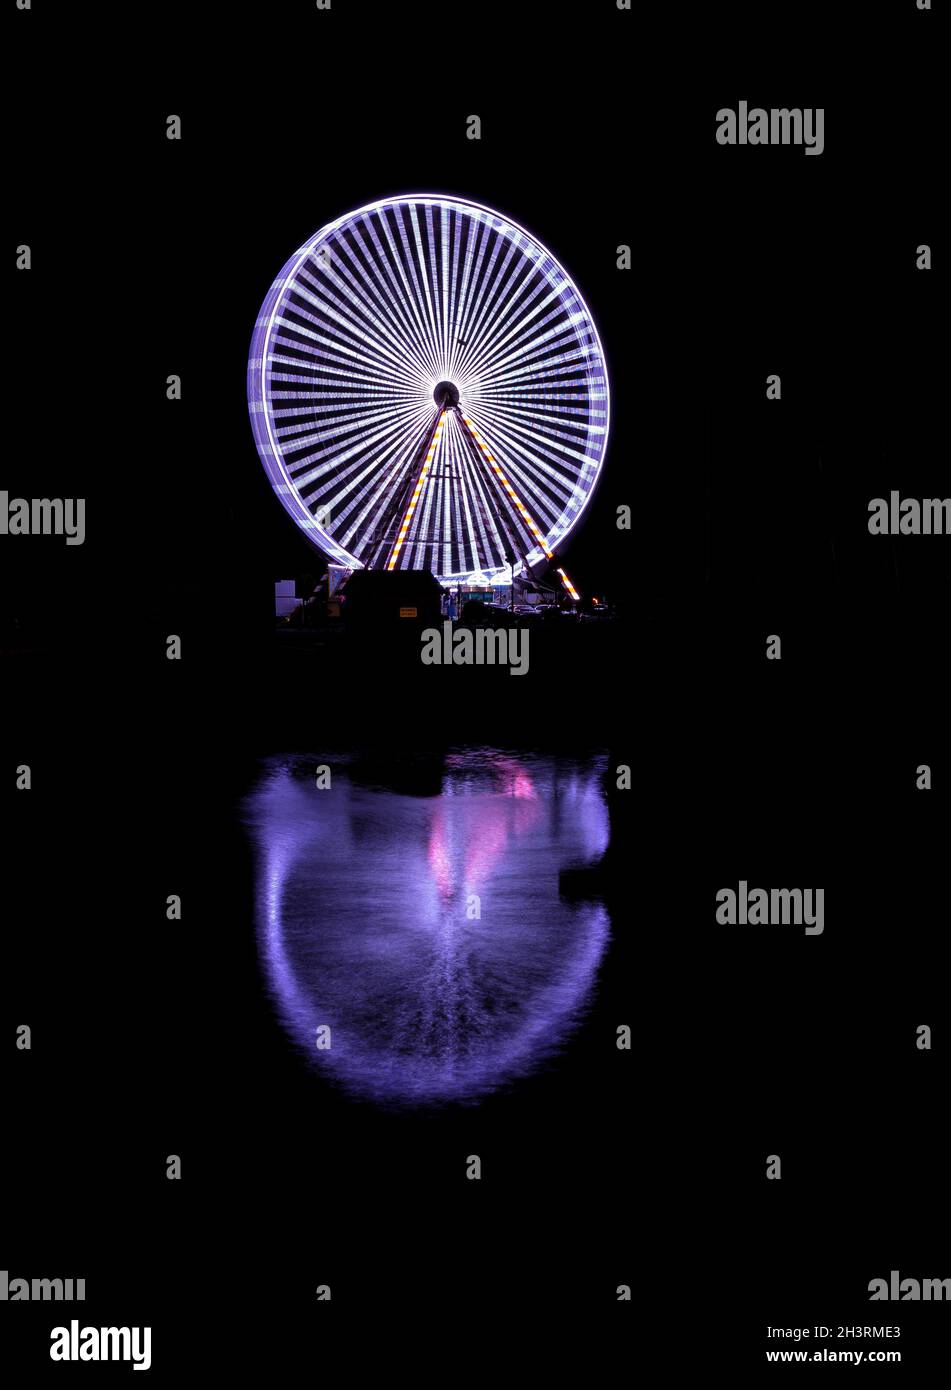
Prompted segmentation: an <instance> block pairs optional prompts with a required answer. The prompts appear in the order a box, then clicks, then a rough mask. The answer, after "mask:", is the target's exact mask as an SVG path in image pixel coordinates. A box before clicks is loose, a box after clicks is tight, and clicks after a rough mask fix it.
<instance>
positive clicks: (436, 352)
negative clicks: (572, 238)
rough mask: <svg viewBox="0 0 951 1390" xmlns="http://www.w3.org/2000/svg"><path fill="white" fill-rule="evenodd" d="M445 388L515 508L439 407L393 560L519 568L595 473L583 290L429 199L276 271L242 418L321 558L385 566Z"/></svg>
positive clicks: (456, 208) (604, 387)
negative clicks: (437, 431)
mask: <svg viewBox="0 0 951 1390" xmlns="http://www.w3.org/2000/svg"><path fill="white" fill-rule="evenodd" d="M447 383H448V385H449V386H450V387H451V388H452V390H453V391H454V392H455V393H456V394H457V397H458V400H459V403H460V406H461V407H462V408H464V411H465V414H466V415H467V416H468V417H469V418H470V419H471V420H472V421H473V422H474V424H475V426H476V427H477V429H478V431H479V434H480V436H481V437H482V439H483V440H484V441H485V442H486V445H487V448H488V450H489V452H490V453H491V455H492V457H493V459H495V460H497V463H498V465H499V468H500V470H501V473H502V474H504V476H505V477H506V478H508V479H510V480H511V484H512V486H513V488H514V490H515V492H516V493H517V495H518V497H519V499H520V500H521V502H522V504H523V508H519V507H517V506H514V505H513V502H512V498H511V495H510V494H509V493H508V491H507V490H506V489H505V488H504V487H503V486H502V485H501V483H500V481H499V476H498V473H497V472H495V471H493V470H492V469H491V468H490V467H488V466H486V465H485V463H484V462H483V461H482V460H480V458H479V457H478V456H475V457H474V456H473V453H472V450H471V448H470V445H469V442H468V440H467V437H466V436H467V431H466V428H465V426H464V425H462V424H461V423H460V421H459V420H458V419H457V418H456V416H455V415H454V414H452V413H449V414H447V416H446V428H445V430H444V431H443V432H442V435H441V438H440V440H439V444H438V449H437V451H436V453H435V457H434V459H433V466H432V468H431V470H429V472H428V473H427V476H426V479H425V485H424V487H423V489H421V492H420V495H419V498H418V505H417V506H416V507H415V508H414V512H413V514H412V524H411V527H410V528H409V530H408V533H407V535H406V538H405V542H404V543H403V544H402V545H401V548H400V554H399V567H400V568H408V569H428V570H431V571H432V572H433V573H434V574H436V575H438V576H440V577H442V578H444V579H469V578H472V577H473V576H475V575H481V576H483V577H484V578H486V579H489V580H491V579H493V578H498V577H501V576H504V575H505V574H507V572H508V568H509V556H510V552H511V549H512V545H511V538H514V539H515V542H516V549H518V550H519V553H520V554H522V555H525V556H527V559H528V563H529V565H530V566H531V565H534V564H536V563H537V562H539V561H541V560H542V559H543V558H544V556H545V555H546V554H547V553H550V552H551V551H553V550H554V549H555V548H556V547H557V546H558V545H559V544H560V543H561V542H563V541H564V539H565V537H566V536H567V535H568V533H569V532H570V531H571V529H572V528H573V527H574V525H575V524H576V523H577V521H578V519H579V517H580V516H581V513H582V511H583V510H584V507H585V506H586V505H587V502H588V500H589V498H590V496H591V493H592V491H593V489H594V487H595V484H596V482H597V479H598V475H599V473H600V469H601V465H602V461H603V458H604V452H605V448H606V445H607V437H608V428H609V420H610V399H609V389H608V379H607V371H606V368H605V364H604V354H603V350H602V347H601V341H600V339H599V337H598V333H597V329H596V327H595V324H594V321H593V320H592V318H591V315H590V312H589V310H588V308H587V305H586V304H585V302H584V300H583V299H582V297H581V295H580V293H579V292H578V290H577V288H576V287H575V285H574V284H573V283H572V281H571V279H570V278H569V276H568V275H567V273H566V272H565V270H564V269H563V268H562V266H561V265H559V263H558V261H557V260H556V259H555V258H554V256H552V254H551V253H550V252H549V251H548V250H547V249H546V248H545V247H544V246H543V245H542V244H541V243H540V242H539V241H538V240H537V239H536V238H534V237H533V236H531V235H530V234H529V233H528V232H527V231H526V230H525V228H524V227H521V226H519V224H518V223H516V222H513V221H512V220H511V219H510V218H505V217H502V216H501V215H500V214H499V213H497V212H494V211H493V210H492V209H491V208H487V207H484V206H483V205H482V204H479V203H473V202H469V201H464V200H462V199H459V198H448V197H442V196H440V195H436V194H429V193H422V194H405V195H402V196H400V197H396V198H386V199H383V200H381V201H380V202H376V203H371V204H369V205H367V206H366V207H362V208H358V209H357V210H356V211H354V212H352V213H348V214H347V215H346V216H345V217H341V218H338V219H337V220H336V221H335V222H331V223H329V224H328V225H327V226H325V227H322V228H321V229H320V231H319V232H317V233H316V235H315V236H314V237H312V238H311V239H310V240H309V241H308V242H307V243H305V245H303V246H302V247H300V248H299V249H298V250H297V251H296V252H295V253H294V255H293V256H292V257H291V258H290V260H288V261H287V263H286V264H285V265H284V267H283V268H282V270H281V272H280V274H279V275H278V277H277V279H276V280H275V281H274V283H273V285H272V286H271V289H270V290H269V292H268V295H267V297H266V298H265V301H264V304H263V306H262V308H261V312H260V314H259V316H258V319H257V322H256V325H255V331H254V336H253V339H252V344H251V353H250V359H249V362H248V405H249V409H250V412H251V424H252V428H253V431H254V437H255V442H256V444H257V448H258V452H259V454H260V456H261V461H262V463H263V464H264V467H265V469H266V470H267V473H268V477H269V478H270V480H271V484H272V486H273V487H274V490H275V492H276V493H277V495H278V497H279V498H280V501H281V503H282V504H283V506H284V507H285V508H286V510H287V511H288V512H289V514H290V515H291V516H292V517H293V518H294V520H295V522H296V523H297V524H298V526H300V527H301V529H302V530H303V531H304V533H305V534H306V535H307V537H308V539H309V540H311V541H312V542H313V543H314V544H315V545H317V546H318V547H319V548H320V549H321V550H322V551H323V552H324V553H325V554H326V555H327V556H328V557H329V558H330V559H331V560H334V561H335V562H336V563H338V564H342V565H346V566H348V567H352V568H360V567H362V566H367V565H369V566H375V567H377V568H382V566H383V564H384V563H385V562H386V558H387V556H388V555H389V554H390V553H391V551H392V547H393V544H394V539H395V537H396V534H397V531H396V527H397V526H398V524H399V516H400V509H399V503H400V499H401V498H405V495H406V491H407V487H408V486H411V485H412V481H413V478H414V476H415V475H416V473H417V471H418V460H419V456H420V448H421V446H422V447H425V441H426V439H427V437H428V436H429V435H430V433H431V430H432V423H433V419H434V410H435V402H434V393H436V392H438V391H439V390H440V388H444V387H445V386H446V384H447ZM523 509H524V511H525V512H526V513H527V516H528V518H530V519H529V520H527V519H526V515H523ZM536 525H537V530H535V529H533V528H534V527H536ZM522 568H523V564H522V562H521V560H519V561H518V562H517V563H516V565H515V571H516V573H517V572H518V571H519V570H521V569H522Z"/></svg>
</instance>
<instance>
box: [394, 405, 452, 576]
mask: <svg viewBox="0 0 951 1390" xmlns="http://www.w3.org/2000/svg"><path fill="white" fill-rule="evenodd" d="M445 414H446V410H445V407H444V406H441V407H440V409H439V412H438V414H437V416H436V420H435V423H434V425H433V430H432V434H431V436H430V437H429V447H428V448H427V449H426V452H425V454H424V455H423V461H422V463H421V464H420V466H419V468H418V469H417V470H416V473H415V485H414V483H413V479H412V478H411V479H410V484H409V486H410V487H412V489H413V490H412V492H411V493H410V494H409V504H408V505H407V506H406V509H405V511H404V512H403V524H402V525H401V526H400V529H399V533H398V535H397V537H396V544H395V545H394V546H393V549H392V551H391V553H390V559H389V563H388V564H387V566H386V568H387V569H388V570H393V569H396V561H397V559H398V558H399V553H400V551H401V550H402V548H403V542H404V540H405V539H406V535H407V533H408V531H409V528H410V525H411V523H412V520H413V513H414V512H415V511H416V504H417V502H418V501H419V498H420V494H421V493H422V491H423V488H424V487H425V486H426V476H427V474H428V473H429V470H430V468H431V467H432V462H433V458H434V456H435V453H436V446H437V444H438V443H439V436H440V434H442V428H443V425H444V423H445ZM407 491H408V489H407ZM403 497H404V502H405V498H406V493H404V494H403ZM400 511H403V503H401V504H400Z"/></svg>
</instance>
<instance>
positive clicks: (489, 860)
mask: <svg viewBox="0 0 951 1390" xmlns="http://www.w3.org/2000/svg"><path fill="white" fill-rule="evenodd" d="M316 765H317V763H316V762H315V760H314V759H313V758H307V759H305V758H297V759H295V758H292V759H283V760H280V761H275V762H273V763H271V764H269V765H268V766H267V768H266V770H265V771H264V774H263V776H262V778H261V781H260V783H259V785H258V786H257V788H256V789H255V790H254V792H253V793H252V794H251V796H250V797H249V798H248V800H247V802H246V805H245V818H246V822H247V824H248V827H249V830H250V832H251V835H252V838H253V840H254V842H255V845H256V848H257V851H258V893H257V897H258V940H259V950H260V957H261V962H262V967H263V972H264V976H265V980H266V984H267V988H268V992H269V994H270V996H271V998H272V1001H273V1003H274V1005H275V1008H276V1012H277V1015H278V1018H279V1019H280V1022H281V1024H282V1026H283V1028H284V1029H285V1031H286V1032H287V1034H288V1036H289V1037H290V1038H291V1039H292V1040H293V1042H294V1044H295V1045H296V1046H297V1047H298V1048H299V1049H301V1050H302V1051H303V1052H304V1053H305V1054H306V1055H307V1057H308V1058H309V1059H310V1061H311V1062H312V1064H313V1065H314V1066H315V1067H316V1068H317V1069H318V1070H319V1071H320V1072H321V1073H322V1074H323V1075H324V1076H325V1077H326V1079H328V1080H330V1081H332V1082H333V1083H334V1084H336V1085H337V1086H339V1087H340V1088H342V1089H343V1090H344V1091H345V1092H347V1093H348V1094H349V1095H350V1096H351V1097H354V1098H357V1099H362V1100H367V1101H371V1102H374V1103H376V1104H379V1105H383V1106H392V1107H407V1106H420V1105H434V1104H442V1103H452V1102H463V1103H466V1102H468V1103H474V1102H477V1101H478V1100H480V1099H482V1098H484V1097H486V1096H487V1095H489V1094H491V1093H492V1092H494V1091H496V1090H498V1089H500V1088H502V1087H505V1086H507V1085H509V1084H511V1083H513V1082H515V1081H516V1080H517V1079H518V1078H520V1077H524V1076H527V1075H528V1074H530V1073H531V1072H533V1071H536V1070H537V1069H539V1068H540V1067H542V1066H543V1065H544V1064H545V1063H546V1062H548V1061H550V1060H551V1059H552V1058H553V1057H554V1056H556V1055H557V1054H558V1053H559V1052H561V1051H562V1050H563V1049H564V1048H565V1046H566V1044H567V1042H568V1039H569V1036H570V1034H571V1033H572V1031H573V1030H574V1029H575V1028H576V1027H577V1025H578V1023H579V1022H580V1020H581V1019H582V1018H583V1016H584V1014H585V1011H586V1009H587V1007H588V1006H589V1005H590V1003H591V1001H592V998H593V993H594V989H595V983H596V977H597V972H598V967H599V964H600V962H601V959H602V957H603V954H604V951H605V948H606V945H607V942H608V936H609V928H608V917H607V913H606V911H605V909H604V907H603V906H602V905H601V904H600V903H598V902H596V901H584V902H568V901H566V900H565V899H564V898H562V896H561V895H560V892H559V874H560V871H561V870H562V869H564V868H567V867H569V866H570V867H577V866H578V865H579V864H587V863H591V862H593V861H595V860H597V859H598V858H599V857H600V855H601V854H602V853H603V852H604V849H605V848H606V846H607V841H608V817H607V809H606V806H605V802H604V798H603V794H602V790H601V775H602V772H603V759H600V758H598V759H595V760H593V761H592V760H589V761H587V762H584V763H580V762H573V761H569V760H565V759H555V758H547V757H525V756H522V755H519V756H518V757H515V756H511V755H505V754H501V753H495V752H491V751H487V750H479V752H478V753H458V754H453V755H450V756H449V757H448V758H447V759H446V761H445V765H444V773H443V779H442V788H441V791H440V793H439V795H436V796H425V797H423V796H412V795H403V794H399V793H397V792H395V791H392V790H389V789H387V788H385V787H382V786H372V785H366V784H365V783H363V782H360V783H358V782H357V781H356V780H354V779H353V778H352V777H351V776H350V774H349V771H348V767H347V764H346V762H344V763H343V764H342V765H341V764H340V763H339V762H335V764H334V768H333V774H332V776H333V788H332V790H327V791H320V790H317V789H316V787H315V780H314V776H313V770H314V767H315V766H316ZM318 1030H321V1031H320V1033H318ZM318 1036H319V1037H320V1038H321V1040H322V1041H323V1042H324V1043H326V1042H327V1041H328V1040H329V1043H330V1045H329V1046H323V1047H318V1043H317V1039H318Z"/></svg>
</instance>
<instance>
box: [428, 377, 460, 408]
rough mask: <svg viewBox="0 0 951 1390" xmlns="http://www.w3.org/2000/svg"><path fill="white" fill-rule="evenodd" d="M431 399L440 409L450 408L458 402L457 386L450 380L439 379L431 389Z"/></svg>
mask: <svg viewBox="0 0 951 1390" xmlns="http://www.w3.org/2000/svg"><path fill="white" fill-rule="evenodd" d="M433 400H434V401H435V402H436V404H437V405H438V406H439V408H440V410H451V409H452V407H453V406H455V405H458V404H459V388H458V386H454V385H453V384H452V382H451V381H441V382H440V383H439V385H438V386H436V387H435V389H434V390H433Z"/></svg>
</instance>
